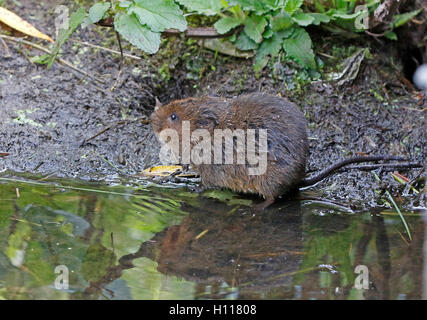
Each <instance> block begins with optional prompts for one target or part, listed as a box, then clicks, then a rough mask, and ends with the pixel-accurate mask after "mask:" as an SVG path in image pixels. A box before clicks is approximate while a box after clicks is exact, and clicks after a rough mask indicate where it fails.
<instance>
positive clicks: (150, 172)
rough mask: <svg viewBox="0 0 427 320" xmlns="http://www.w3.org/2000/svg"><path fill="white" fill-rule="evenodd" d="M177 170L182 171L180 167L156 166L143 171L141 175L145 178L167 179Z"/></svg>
mask: <svg viewBox="0 0 427 320" xmlns="http://www.w3.org/2000/svg"><path fill="white" fill-rule="evenodd" d="M179 170H181V171H182V166H157V167H152V168H149V169H145V170H144V171H142V174H144V175H146V176H161V177H167V176H170V175H171V174H173V173H175V172H177V171H179Z"/></svg>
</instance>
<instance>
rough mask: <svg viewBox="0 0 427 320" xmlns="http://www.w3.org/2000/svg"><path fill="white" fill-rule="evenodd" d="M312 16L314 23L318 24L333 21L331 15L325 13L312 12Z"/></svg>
mask: <svg viewBox="0 0 427 320" xmlns="http://www.w3.org/2000/svg"><path fill="white" fill-rule="evenodd" d="M309 15H310V16H312V17H313V18H314V20H313V24H314V25H316V26H318V25H320V24H321V23H328V22H330V21H331V17H330V16H328V15H327V14H324V13H316V12H310V13H309Z"/></svg>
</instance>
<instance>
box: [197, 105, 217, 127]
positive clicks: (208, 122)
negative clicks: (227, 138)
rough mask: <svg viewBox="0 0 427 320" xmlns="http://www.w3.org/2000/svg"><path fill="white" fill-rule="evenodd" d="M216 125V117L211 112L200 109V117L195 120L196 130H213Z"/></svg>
mask: <svg viewBox="0 0 427 320" xmlns="http://www.w3.org/2000/svg"><path fill="white" fill-rule="evenodd" d="M217 125H218V117H217V115H216V114H215V112H213V111H212V110H209V109H203V108H202V109H201V110H200V115H199V117H198V118H197V120H196V126H197V128H204V129H208V130H213V129H215V127H216V126H217Z"/></svg>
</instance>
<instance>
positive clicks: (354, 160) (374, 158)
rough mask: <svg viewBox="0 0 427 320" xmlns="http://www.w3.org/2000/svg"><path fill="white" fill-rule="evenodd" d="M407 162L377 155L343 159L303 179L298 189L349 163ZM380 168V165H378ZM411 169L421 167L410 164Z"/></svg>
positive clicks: (403, 159)
mask: <svg viewBox="0 0 427 320" xmlns="http://www.w3.org/2000/svg"><path fill="white" fill-rule="evenodd" d="M380 160H383V161H407V160H408V159H405V158H403V157H399V156H389V155H377V156H366V157H365V156H360V157H353V158H348V159H344V160H342V161H339V162H336V163H334V164H332V165H330V166H329V167H327V168H325V169H323V170H322V171H320V172H319V173H317V174H315V175H314V176H312V177H306V178H304V179H302V180H301V182H300V185H299V186H300V187H308V186H311V185H313V184H315V183H317V182H319V181H321V180H323V179H325V178H326V177H327V176H329V175H330V174H331V173H333V172H334V171H336V170H338V169H340V168H342V167H344V166H346V165H348V164H351V163H360V162H372V161H380ZM378 166H381V165H378ZM384 166H385V165H384ZM409 167H412V168H417V167H422V166H421V165H420V164H412V165H411V166H409Z"/></svg>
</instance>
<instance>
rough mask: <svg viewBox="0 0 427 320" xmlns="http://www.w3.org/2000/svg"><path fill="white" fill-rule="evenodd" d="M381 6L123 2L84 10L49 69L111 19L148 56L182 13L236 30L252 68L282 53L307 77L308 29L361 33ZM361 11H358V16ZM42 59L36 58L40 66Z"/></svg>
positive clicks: (179, 24) (310, 63) (398, 19)
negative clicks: (85, 32)
mask: <svg viewBox="0 0 427 320" xmlns="http://www.w3.org/2000/svg"><path fill="white" fill-rule="evenodd" d="M379 4H380V0H367V1H357V0H334V1H320V0H311V1H303V0H264V1H261V0H156V1H151V0H125V1H111V2H107V1H101V2H97V3H95V4H94V5H93V6H92V7H91V8H90V9H89V13H88V14H87V13H86V12H84V10H83V9H80V10H78V11H77V12H75V13H74V14H73V15H72V16H71V23H70V27H69V29H68V30H61V32H60V34H59V37H58V40H57V42H56V44H55V47H54V50H53V54H52V55H51V56H50V58H49V60H48V67H50V66H51V64H52V63H53V61H54V59H55V57H56V55H57V54H58V52H59V49H60V48H61V46H62V45H63V43H64V42H65V41H66V40H67V39H68V38H69V36H70V35H71V33H72V32H73V31H74V30H75V29H76V28H77V27H78V25H80V24H82V26H83V27H86V26H87V25H89V24H93V23H97V22H99V21H100V20H102V19H105V18H108V17H113V18H114V28H115V30H116V31H117V32H118V33H119V34H120V35H121V36H122V37H123V38H124V39H126V40H127V41H129V42H130V43H131V44H133V45H134V46H136V47H138V48H139V49H141V50H143V51H145V52H147V53H149V54H153V53H156V52H157V51H158V49H159V46H160V36H161V32H163V31H164V30H166V29H178V30H179V31H185V30H186V29H187V21H186V19H185V16H184V14H183V11H182V9H183V8H185V10H187V11H189V12H190V14H193V13H196V14H199V15H204V16H218V17H219V20H217V21H216V22H215V24H214V27H215V29H216V30H217V32H218V33H219V34H226V33H228V32H230V31H232V30H233V29H235V28H237V27H241V28H240V29H239V31H238V32H237V34H235V35H233V36H232V37H230V38H229V40H230V41H231V42H232V43H233V44H234V46H235V47H236V48H237V49H240V50H243V51H248V50H253V51H255V53H256V58H255V65H254V68H255V70H256V71H260V70H261V69H263V68H264V67H265V66H266V65H267V63H268V61H269V59H271V58H275V57H277V56H279V55H280V54H281V53H283V54H284V56H285V57H286V58H287V59H292V60H294V61H295V62H297V63H298V64H300V65H301V66H302V67H303V68H305V69H306V70H308V71H309V72H314V70H317V65H316V57H315V54H314V52H313V48H312V41H311V39H310V36H309V34H308V33H307V31H306V30H305V29H306V28H307V27H309V26H312V25H315V26H320V25H321V24H325V25H326V27H327V29H328V30H329V31H332V32H337V33H340V34H343V33H350V34H353V35H354V34H356V35H357V33H360V32H363V31H364V29H363V28H362V29H358V28H361V27H360V26H361V24H360V23H359V22H360V20H361V19H362V18H365V17H368V16H369V14H372V13H373V11H374V10H375V9H376V8H377V7H378V6H379ZM360 5H363V8H362V10H360V9H361V7H360ZM420 11H421V9H419V10H415V11H412V12H407V13H402V14H399V15H396V16H394V19H393V23H391V24H390V26H389V29H388V30H386V31H385V32H384V37H386V38H387V39H390V40H397V36H396V34H395V33H394V32H393V29H394V28H397V27H400V26H401V25H403V24H405V23H407V22H408V21H409V20H410V19H412V18H413V17H415V16H416V15H417V14H418V13H420ZM43 59H45V58H43V57H42V58H41V59H40V62H43V61H45V60H43Z"/></svg>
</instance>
